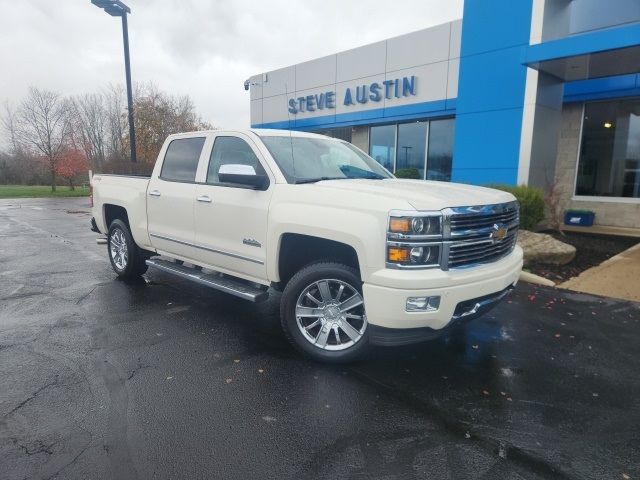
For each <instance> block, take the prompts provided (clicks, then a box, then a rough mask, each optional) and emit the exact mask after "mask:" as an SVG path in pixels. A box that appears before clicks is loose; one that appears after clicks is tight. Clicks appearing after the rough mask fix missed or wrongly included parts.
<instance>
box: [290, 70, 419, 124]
mask: <svg viewBox="0 0 640 480" xmlns="http://www.w3.org/2000/svg"><path fill="white" fill-rule="evenodd" d="M415 94H416V77H415V75H411V76H410V77H403V78H396V79H393V80H384V81H383V82H373V83H370V84H369V85H366V84H365V85H358V86H356V87H355V88H353V87H347V89H346V90H345V92H344V98H343V101H342V104H343V105H345V106H349V105H356V104H358V103H367V102H369V101H371V102H380V101H381V100H382V99H383V98H386V99H387V100H392V99H394V98H402V97H408V96H410V95H415ZM325 108H336V92H334V91H328V92H322V93H319V94H314V95H307V96H305V97H298V98H290V99H289V113H291V114H293V115H295V114H296V113H301V112H315V111H316V110H324V109H325Z"/></svg>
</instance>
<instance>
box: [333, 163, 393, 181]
mask: <svg viewBox="0 0 640 480" xmlns="http://www.w3.org/2000/svg"><path fill="white" fill-rule="evenodd" d="M340 171H342V173H344V174H345V175H347V177H348V178H361V179H365V180H383V179H385V178H387V177H384V176H382V175H380V174H379V173H376V172H372V171H370V170H365V169H364V168H358V167H354V166H352V165H342V166H341V167H340ZM349 174H352V175H354V176H349Z"/></svg>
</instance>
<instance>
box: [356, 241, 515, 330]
mask: <svg viewBox="0 0 640 480" xmlns="http://www.w3.org/2000/svg"><path fill="white" fill-rule="evenodd" d="M521 270H522V249H521V248H520V247H517V246H516V247H515V249H514V250H513V252H511V253H510V254H509V255H508V256H506V257H504V258H502V259H500V260H498V261H497V262H493V263H489V264H486V265H481V266H477V267H473V268H468V269H460V270H452V271H448V272H443V271H441V270H435V269H433V270H420V271H413V272H398V271H390V272H389V273H385V272H384V271H381V272H379V273H378V274H377V275H374V276H373V278H374V279H384V276H385V275H387V276H388V277H387V278H386V280H388V282H385V283H387V284H386V285H377V284H373V283H367V282H365V283H364V285H363V286H362V290H363V295H364V302H365V308H366V311H367V320H368V322H369V324H370V325H371V326H374V328H373V329H372V330H376V328H375V327H376V326H377V327H383V328H385V329H416V328H424V327H427V328H429V329H431V330H436V331H437V330H441V329H443V328H444V327H446V326H447V325H449V323H451V321H452V320H454V319H455V318H454V317H455V316H456V315H457V314H459V313H460V311H461V310H462V311H464V308H465V304H466V303H467V302H469V301H472V302H471V303H470V305H469V309H468V310H472V309H473V307H474V305H475V303H477V301H478V300H482V299H483V298H485V297H487V298H488V297H491V296H494V295H496V294H499V293H501V292H503V291H505V290H507V289H509V287H512V286H514V285H515V284H516V283H517V281H518V277H519V276H520V271H521ZM403 273H404V274H407V273H411V278H410V279H407V278H406V277H405V276H403V275H402V274H403ZM400 276H402V277H404V278H400ZM392 285H393V286H392ZM395 285H398V286H395ZM423 296H424V297H427V296H440V307H439V308H438V310H437V311H434V312H407V311H406V310H405V307H406V301H407V297H423ZM498 300H499V299H498ZM473 301H476V302H473ZM492 303H497V302H492ZM458 305H461V308H460V309H459V311H458V312H456V308H457V307H458ZM481 310H484V309H483V308H482V309H481V308H478V312H475V314H474V316H478V315H479V314H482V313H484V312H483V311H481ZM465 316H469V315H465Z"/></svg>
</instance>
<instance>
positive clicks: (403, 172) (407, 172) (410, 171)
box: [394, 168, 422, 180]
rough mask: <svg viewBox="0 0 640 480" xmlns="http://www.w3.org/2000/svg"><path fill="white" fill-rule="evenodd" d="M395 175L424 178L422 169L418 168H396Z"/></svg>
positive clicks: (398, 176) (397, 176) (417, 178)
mask: <svg viewBox="0 0 640 480" xmlns="http://www.w3.org/2000/svg"><path fill="white" fill-rule="evenodd" d="M394 175H395V176H396V178H414V179H416V180H422V177H421V176H420V171H419V170H418V169H417V168H401V169H400V170H396V173H395V174H394Z"/></svg>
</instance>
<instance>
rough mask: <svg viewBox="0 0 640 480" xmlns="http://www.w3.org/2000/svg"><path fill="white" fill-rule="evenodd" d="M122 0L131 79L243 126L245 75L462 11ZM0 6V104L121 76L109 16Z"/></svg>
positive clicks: (75, 1) (49, 6) (74, 1)
mask: <svg viewBox="0 0 640 480" xmlns="http://www.w3.org/2000/svg"><path fill="white" fill-rule="evenodd" d="M125 1H126V0H125ZM126 3H128V5H129V6H130V7H131V9H132V15H131V17H130V18H129V34H130V41H131V62H132V74H133V79H134V81H137V82H147V81H153V82H155V83H156V84H158V85H159V86H160V88H162V89H164V90H167V91H170V92H171V93H175V94H189V95H191V97H192V98H193V100H194V102H195V104H196V107H197V109H198V111H199V112H200V113H201V114H202V115H203V117H204V118H205V119H206V120H208V121H210V122H211V123H213V124H215V125H218V126H222V127H229V128H241V127H247V126H248V125H249V97H248V94H247V92H245V91H244V90H243V89H242V83H243V81H244V80H245V79H246V78H248V77H249V76H251V75H253V74H256V73H260V72H263V71H268V70H271V69H274V68H278V67H283V66H286V65H291V64H293V63H298V62H301V61H305V60H310V59H313V58H316V57H319V56H323V55H328V54H331V53H334V52H336V51H341V50H347V49H349V48H353V47H356V46H359V45H364V44H367V43H370V42H373V41H376V40H382V39H385V38H388V37H392V36H395V35H401V34H403V33H407V32H410V31H414V30H418V29H421V28H426V27H428V26H430V25H435V24H438V23H442V22H446V21H450V20H453V19H455V18H460V17H461V16H462V0H396V1H394V2H390V1H388V0H387V1H385V0H368V1H366V2H365V1H355V0H307V1H305V2H300V1H295V0H267V1H265V0H263V1H256V0H246V1H244V2H239V1H231V0H226V1H222V0H216V1H207V0H156V1H150V0H129V1H128V2H126ZM0 11H2V12H3V15H2V16H1V17H0V32H1V33H0V65H2V71H3V73H2V75H0V100H2V101H4V99H8V100H9V101H10V102H13V103H17V101H18V100H19V99H20V98H22V96H23V95H24V94H25V92H26V89H27V86H28V85H30V84H31V85H35V86H38V87H40V88H48V89H53V90H57V91H60V92H61V93H63V94H65V95H70V94H77V93H85V92H90V91H94V90H97V89H98V88H100V87H102V86H104V85H105V84H107V83H122V82H123V81H124V67H123V61H122V36H121V27H120V22H119V19H117V18H112V17H109V16H108V15H107V14H105V13H104V12H101V11H100V10H98V9H97V8H96V7H94V6H93V5H91V3H90V1H89V0H59V1H56V2H52V1H50V0H22V1H19V2H17V1H15V0H0ZM419 48H428V46H420V47H419Z"/></svg>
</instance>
